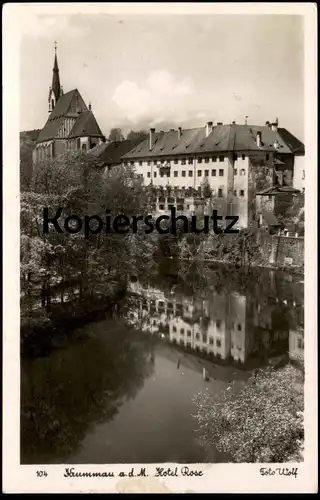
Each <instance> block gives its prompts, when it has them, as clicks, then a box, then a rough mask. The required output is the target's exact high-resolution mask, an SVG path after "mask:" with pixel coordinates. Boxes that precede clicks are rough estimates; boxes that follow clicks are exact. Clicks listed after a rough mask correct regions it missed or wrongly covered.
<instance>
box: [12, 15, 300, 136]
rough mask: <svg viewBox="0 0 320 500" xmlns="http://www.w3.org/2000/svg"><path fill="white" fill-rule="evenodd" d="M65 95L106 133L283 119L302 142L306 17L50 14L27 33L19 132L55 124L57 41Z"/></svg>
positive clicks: (23, 39) (28, 24)
mask: <svg viewBox="0 0 320 500" xmlns="http://www.w3.org/2000/svg"><path fill="white" fill-rule="evenodd" d="M55 40H56V41H57V42H58V63H59V69H60V81H61V84H62V86H63V89H64V92H67V91H69V90H72V89H74V88H78V90H79V92H80V94H81V95H82V97H83V98H84V100H85V102H86V104H89V102H91V104H92V111H93V112H94V114H95V117H96V119H97V121H98V123H99V125H100V128H101V130H102V132H103V133H104V134H105V135H106V136H108V134H109V131H110V129H111V128H113V127H120V128H122V130H123V131H124V132H125V133H126V132H128V131H129V130H131V129H133V130H140V129H149V128H150V127H151V126H152V127H155V128H156V129H158V130H167V129H169V128H177V127H179V126H181V127H183V128H188V127H200V126H204V124H205V123H206V122H207V121H213V122H214V123H215V122H218V121H220V122H223V123H231V122H232V121H236V123H239V124H241V123H244V122H245V117H246V116H248V118H247V120H248V123H249V124H250V123H251V124H253V125H264V124H265V122H266V121H267V120H269V121H274V120H275V119H276V117H278V119H279V124H280V127H285V128H287V129H288V130H289V131H290V132H291V133H293V134H294V135H296V136H297V137H298V138H299V139H301V140H303V139H304V123H303V122H304V120H303V118H304V33H303V18H302V17H301V16H297V15H294V16H290V15H238V14H237V15H217V14H211V15H120V14H111V15H110V14H93V15H84V14H76V15H63V16H62V15H56V16H54V15H46V16H37V17H36V16H34V17H33V18H32V19H31V18H29V19H28V20H26V22H25V23H22V27H21V46H20V47H21V50H20V130H31V129H34V128H42V127H43V126H44V124H45V122H46V120H47V118H48V92H49V86H50V84H51V80H52V67H53V58H54V41H55Z"/></svg>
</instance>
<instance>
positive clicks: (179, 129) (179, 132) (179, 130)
mask: <svg viewBox="0 0 320 500" xmlns="http://www.w3.org/2000/svg"><path fill="white" fill-rule="evenodd" d="M181 136H182V130H181V127H179V128H178V141H180V139H181Z"/></svg>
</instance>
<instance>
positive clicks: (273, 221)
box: [262, 211, 280, 226]
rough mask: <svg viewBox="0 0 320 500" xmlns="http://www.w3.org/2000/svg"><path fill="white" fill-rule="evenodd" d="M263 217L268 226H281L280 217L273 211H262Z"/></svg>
mask: <svg viewBox="0 0 320 500" xmlns="http://www.w3.org/2000/svg"><path fill="white" fill-rule="evenodd" d="M262 217H263V218H264V220H265V221H266V223H267V224H268V226H280V224H279V221H278V219H277V218H276V216H275V215H274V214H273V213H272V212H266V211H262Z"/></svg>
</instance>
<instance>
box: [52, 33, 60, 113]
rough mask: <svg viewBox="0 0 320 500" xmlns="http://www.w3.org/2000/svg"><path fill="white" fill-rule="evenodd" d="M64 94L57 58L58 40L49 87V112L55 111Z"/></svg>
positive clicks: (55, 43) (55, 44) (55, 46)
mask: <svg viewBox="0 0 320 500" xmlns="http://www.w3.org/2000/svg"><path fill="white" fill-rule="evenodd" d="M62 94H63V90H62V87H61V85H60V77H59V66H58V58H57V42H54V62H53V75H52V85H51V87H50V89H49V113H51V111H53V109H54V107H55V105H56V103H57V101H58V99H59V97H60V96H61V95H62Z"/></svg>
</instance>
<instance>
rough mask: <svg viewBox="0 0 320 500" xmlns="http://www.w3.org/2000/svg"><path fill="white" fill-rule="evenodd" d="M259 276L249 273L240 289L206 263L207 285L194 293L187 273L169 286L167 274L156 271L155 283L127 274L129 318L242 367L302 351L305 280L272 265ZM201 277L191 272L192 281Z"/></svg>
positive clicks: (192, 347)
mask: <svg viewBox="0 0 320 500" xmlns="http://www.w3.org/2000/svg"><path fill="white" fill-rule="evenodd" d="M195 273H196V274H197V271H195ZM221 273H223V277H222V276H221ZM258 277H259V279H257V276H256V275H254V274H253V275H252V276H249V277H247V278H246V280H247V281H246V283H245V287H242V288H243V289H242V290H241V286H240V287H239V286H237V285H239V283H235V279H234V276H233V275H232V274H231V273H229V276H228V275H227V274H226V272H225V270H223V271H222V270H221V269H219V268H218V269H210V268H207V269H206V273H205V279H206V282H207V286H205V287H203V286H200V287H198V288H195V289H194V290H193V292H192V293H190V289H188V287H189V285H190V274H189V275H188V277H187V280H186V283H185V282H183V280H182V281H181V280H179V279H176V280H175V284H174V285H172V284H171V285H170V286H169V287H168V282H167V280H166V277H165V276H163V281H162V282H161V279H160V280H159V276H158V279H157V282H156V283H155V282H154V281H151V280H149V281H145V280H143V277H142V279H140V280H139V279H137V277H131V283H130V290H131V292H132V293H133V298H132V307H131V310H130V311H129V313H128V318H129V322H130V323H131V324H132V325H135V326H138V327H139V328H140V329H142V330H144V331H146V332H150V333H151V334H154V335H156V336H159V337H160V338H163V339H167V340H168V341H169V342H171V343H172V344H176V345H180V346H182V347H184V348H187V349H189V350H192V351H194V352H197V353H203V354H206V355H208V356H210V357H211V358H213V359H214V360H215V361H219V360H220V361H221V362H222V363H223V362H224V363H229V364H230V363H232V364H237V365H240V366H242V367H243V368H244V369H251V368H253V367H258V366H262V365H263V364H265V363H267V362H268V361H269V360H270V358H273V357H277V356H281V355H282V356H283V357H284V359H285V356H286V355H290V356H291V357H293V358H295V357H297V356H298V355H301V353H302V352H303V333H301V330H300V326H301V325H303V283H301V281H300V279H299V278H297V277H293V276H291V275H284V274H283V273H276V272H275V271H270V270H269V271H260V273H259V275H258ZM201 278H203V277H201V276H199V275H198V277H195V275H193V282H196V281H199V280H200V282H201ZM289 283H290V284H289ZM208 284H209V286H208ZM283 284H285V286H283ZM185 285H187V289H186V287H185ZM237 288H238V290H237ZM239 290H240V291H239Z"/></svg>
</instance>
